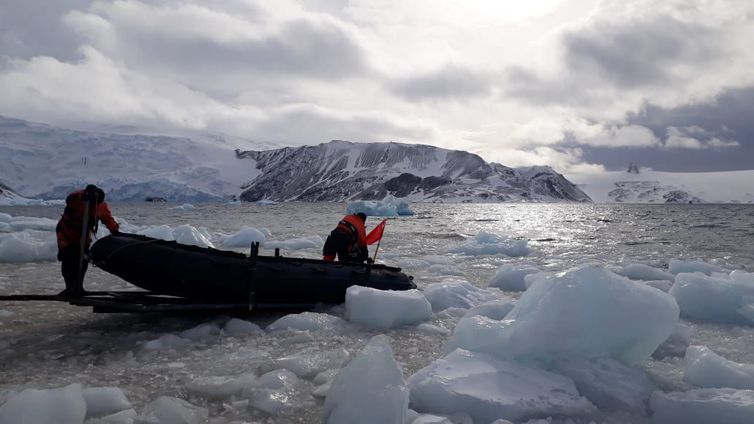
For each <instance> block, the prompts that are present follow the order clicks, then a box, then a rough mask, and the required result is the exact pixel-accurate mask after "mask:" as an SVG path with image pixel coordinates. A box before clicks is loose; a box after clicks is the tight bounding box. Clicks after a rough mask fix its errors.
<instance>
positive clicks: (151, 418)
mask: <svg viewBox="0 0 754 424" xmlns="http://www.w3.org/2000/svg"><path fill="white" fill-rule="evenodd" d="M142 416H143V417H142V418H143V421H146V422H148V423H152V422H156V423H160V424H163V423H165V424H167V423H171V424H172V423H176V424H177V423H180V424H201V423H205V422H207V419H208V418H209V411H208V410H207V408H202V407H199V406H196V405H194V404H191V403H189V402H187V401H185V400H183V399H179V398H175V397H170V396H160V397H159V398H157V399H155V400H154V401H152V402H150V403H149V404H147V406H145V407H144V412H143V413H142ZM140 422H141V421H140Z"/></svg>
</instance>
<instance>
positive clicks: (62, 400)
mask: <svg viewBox="0 0 754 424" xmlns="http://www.w3.org/2000/svg"><path fill="white" fill-rule="evenodd" d="M86 408H87V406H86V401H85V400H84V395H83V392H82V389H81V385H80V384H71V385H69V386H66V387H61V388H58V389H47V390H37V389H26V390H23V391H22V392H21V393H19V394H17V395H15V396H12V397H11V398H10V399H8V401H7V402H5V403H4V404H3V405H2V406H0V423H1V424H17V423H34V424H81V423H83V422H84V418H85V417H86Z"/></svg>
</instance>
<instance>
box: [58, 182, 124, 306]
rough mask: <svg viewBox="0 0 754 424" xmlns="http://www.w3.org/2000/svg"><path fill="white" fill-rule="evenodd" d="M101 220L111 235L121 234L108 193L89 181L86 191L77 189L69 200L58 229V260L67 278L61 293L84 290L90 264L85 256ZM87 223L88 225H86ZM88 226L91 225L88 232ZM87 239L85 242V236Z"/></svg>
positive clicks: (72, 293)
mask: <svg viewBox="0 0 754 424" xmlns="http://www.w3.org/2000/svg"><path fill="white" fill-rule="evenodd" d="M99 221H102V223H104V224H105V226H106V227H107V229H108V230H110V233H111V234H117V233H118V223H117V222H115V219H113V215H112V213H110V207H109V206H108V205H107V203H105V192H104V191H102V189H100V188H99V187H97V186H95V185H93V184H89V185H87V186H86V188H85V189H84V190H78V191H74V192H73V193H71V194H69V195H68V197H67V198H66V199H65V210H64V211H63V215H62V216H61V217H60V221H58V225H57V227H56V228H55V232H56V233H57V238H58V261H60V262H62V264H61V271H62V273H63V280H65V290H63V291H62V292H61V293H60V294H61V295H80V294H83V293H84V274H85V273H86V269H87V267H88V266H89V264H88V262H87V260H86V259H85V256H82V255H85V254H86V253H87V252H88V251H89V244H90V243H91V242H92V234H94V233H95V232H96V231H97V225H98V223H99ZM85 222H86V224H85ZM84 225H86V226H87V229H86V233H84ZM84 235H85V237H86V238H85V240H83V241H82V236H84Z"/></svg>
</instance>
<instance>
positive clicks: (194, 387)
mask: <svg viewBox="0 0 754 424" xmlns="http://www.w3.org/2000/svg"><path fill="white" fill-rule="evenodd" d="M255 381H257V377H256V375H255V374H254V373H244V374H241V375H238V376H234V377H227V376H205V377H199V378H196V379H194V380H193V381H191V382H190V383H189V384H187V385H186V389H187V390H188V391H189V393H191V394H193V395H196V396H199V397H202V398H205V399H209V400H227V399H230V398H232V397H234V396H238V395H240V394H241V393H242V392H243V391H244V390H245V389H247V388H249V387H251V385H252V383H254V382H255Z"/></svg>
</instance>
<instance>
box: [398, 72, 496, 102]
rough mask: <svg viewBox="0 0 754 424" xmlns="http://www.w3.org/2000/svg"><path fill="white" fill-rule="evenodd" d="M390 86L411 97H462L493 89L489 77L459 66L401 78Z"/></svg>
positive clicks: (443, 98)
mask: <svg viewBox="0 0 754 424" xmlns="http://www.w3.org/2000/svg"><path fill="white" fill-rule="evenodd" d="M388 87H389V88H390V90H391V91H392V92H393V93H394V94H396V95H398V96H400V97H402V98H404V99H406V100H409V101H432V100H454V99H455V100H460V99H465V98H470V97H481V96H487V95H489V94H490V92H491V83H490V81H489V79H488V78H487V77H485V76H484V75H481V74H479V73H476V72H473V71H471V70H469V69H465V68H462V67H458V66H447V67H445V68H442V69H439V70H436V71H433V72H429V73H425V74H422V75H415V76H411V77H408V78H403V79H399V80H396V81H393V82H392V83H390V84H389V85H388Z"/></svg>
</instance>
